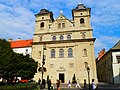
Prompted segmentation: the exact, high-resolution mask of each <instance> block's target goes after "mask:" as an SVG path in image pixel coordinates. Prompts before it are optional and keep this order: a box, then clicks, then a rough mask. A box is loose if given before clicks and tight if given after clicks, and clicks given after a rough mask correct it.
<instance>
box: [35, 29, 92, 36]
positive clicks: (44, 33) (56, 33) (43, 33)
mask: <svg viewBox="0 0 120 90" xmlns="http://www.w3.org/2000/svg"><path fill="white" fill-rule="evenodd" d="M83 31H93V29H85V30H83V29H82V30H71V31H58V32H45V33H34V34H33V35H43V34H59V33H71V32H83Z"/></svg>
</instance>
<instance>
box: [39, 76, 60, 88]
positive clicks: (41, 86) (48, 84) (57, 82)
mask: <svg viewBox="0 0 120 90" xmlns="http://www.w3.org/2000/svg"><path fill="white" fill-rule="evenodd" d="M38 84H39V85H40V88H45V79H43V80H42V82H41V79H40V78H39V80H38ZM47 86H48V90H53V89H54V86H53V84H52V82H51V79H49V80H47ZM56 87H57V90H60V80H58V79H57V81H56Z"/></svg>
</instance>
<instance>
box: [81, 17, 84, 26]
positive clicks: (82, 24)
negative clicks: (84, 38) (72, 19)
mask: <svg viewBox="0 0 120 90" xmlns="http://www.w3.org/2000/svg"><path fill="white" fill-rule="evenodd" d="M80 24H81V26H85V20H84V19H83V18H81V19H80Z"/></svg>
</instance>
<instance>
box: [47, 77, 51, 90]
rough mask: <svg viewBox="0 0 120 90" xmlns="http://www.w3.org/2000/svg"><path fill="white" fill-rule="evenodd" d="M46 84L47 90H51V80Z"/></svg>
mask: <svg viewBox="0 0 120 90" xmlns="http://www.w3.org/2000/svg"><path fill="white" fill-rule="evenodd" d="M47 84H48V90H51V79H49V80H48V81H47Z"/></svg>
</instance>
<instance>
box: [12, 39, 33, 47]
mask: <svg viewBox="0 0 120 90" xmlns="http://www.w3.org/2000/svg"><path fill="white" fill-rule="evenodd" d="M32 42H33V39H30V40H17V41H11V42H10V44H11V47H12V48H23V47H31V46H32Z"/></svg>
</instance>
